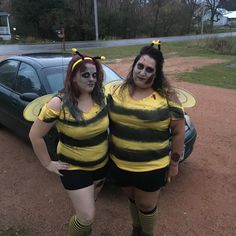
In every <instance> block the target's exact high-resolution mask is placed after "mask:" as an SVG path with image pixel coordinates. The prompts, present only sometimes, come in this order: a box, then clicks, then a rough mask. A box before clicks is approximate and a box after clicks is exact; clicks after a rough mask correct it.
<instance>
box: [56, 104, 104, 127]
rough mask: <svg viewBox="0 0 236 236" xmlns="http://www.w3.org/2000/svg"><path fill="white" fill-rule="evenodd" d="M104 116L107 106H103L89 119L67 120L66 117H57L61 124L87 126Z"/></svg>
mask: <svg viewBox="0 0 236 236" xmlns="http://www.w3.org/2000/svg"><path fill="white" fill-rule="evenodd" d="M106 116H107V108H104V109H102V110H101V111H100V112H99V113H98V114H97V115H96V116H95V117H93V118H91V119H89V120H76V121H69V120H66V119H62V118H59V121H60V122H62V123H63V124H67V125H70V126H87V125H90V124H92V123H95V122H97V121H98V120H100V119H102V118H104V117H106Z"/></svg>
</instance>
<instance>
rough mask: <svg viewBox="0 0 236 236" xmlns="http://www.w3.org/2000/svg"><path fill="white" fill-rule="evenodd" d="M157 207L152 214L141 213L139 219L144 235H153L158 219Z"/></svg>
mask: <svg viewBox="0 0 236 236" xmlns="http://www.w3.org/2000/svg"><path fill="white" fill-rule="evenodd" d="M157 214H158V212H157V207H155V208H154V209H153V210H152V211H150V212H142V211H139V219H140V223H141V226H142V232H143V233H144V235H150V236H151V235H153V230H154V226H155V223H156V219H157Z"/></svg>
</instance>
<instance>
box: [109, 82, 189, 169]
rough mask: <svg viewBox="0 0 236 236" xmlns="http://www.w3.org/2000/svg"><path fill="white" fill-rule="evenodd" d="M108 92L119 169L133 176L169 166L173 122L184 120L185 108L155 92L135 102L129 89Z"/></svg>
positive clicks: (113, 147)
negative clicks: (135, 173) (136, 173)
mask: <svg viewBox="0 0 236 236" xmlns="http://www.w3.org/2000/svg"><path fill="white" fill-rule="evenodd" d="M109 89H110V91H108V92H107V91H106V92H107V93H108V94H107V100H108V107H109V117H110V140H111V144H110V156H111V159H112V160H113V161H114V162H115V163H116V165H117V166H118V167H119V168H121V169H124V170H128V171H133V172H143V171H151V170H155V169H159V168H163V167H166V166H167V165H169V162H170V157H169V152H170V141H169V139H170V131H169V125H170V121H171V120H176V119H183V117H184V114H183V108H182V107H181V106H180V105H179V104H177V103H174V102H171V101H169V103H168V102H167V99H166V98H164V97H162V96H160V95H159V94H158V93H157V92H153V93H152V94H151V95H150V96H148V97H146V98H143V99H139V100H136V99H133V98H132V97H131V96H130V94H129V92H128V89H125V90H124V91H123V92H122V96H121V94H120V93H119V91H120V87H119V86H118V87H117V86H114V89H111V88H109Z"/></svg>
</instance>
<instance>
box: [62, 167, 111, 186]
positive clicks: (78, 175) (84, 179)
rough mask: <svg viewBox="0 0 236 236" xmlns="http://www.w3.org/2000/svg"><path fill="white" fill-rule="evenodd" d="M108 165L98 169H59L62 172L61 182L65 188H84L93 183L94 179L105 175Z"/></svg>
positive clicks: (102, 177)
mask: <svg viewBox="0 0 236 236" xmlns="http://www.w3.org/2000/svg"><path fill="white" fill-rule="evenodd" d="M107 171H108V165H105V166H104V167H102V168H100V169H98V170H92V171H88V170H60V173H61V174H63V176H60V177H61V182H62V184H63V186H64V188H65V189H67V190H77V189H81V188H86V187H88V186H90V185H92V184H93V182H94V181H96V180H100V179H104V178H106V176H107Z"/></svg>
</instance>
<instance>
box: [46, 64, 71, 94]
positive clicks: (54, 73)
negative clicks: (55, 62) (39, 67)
mask: <svg viewBox="0 0 236 236" xmlns="http://www.w3.org/2000/svg"><path fill="white" fill-rule="evenodd" d="M66 71H67V68H66V67H65V66H59V67H49V68H45V69H44V73H45V76H46V78H47V82H48V85H49V89H50V92H52V93H56V92H58V91H59V90H61V89H62V88H63V86H64V79H65V77H66Z"/></svg>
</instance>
